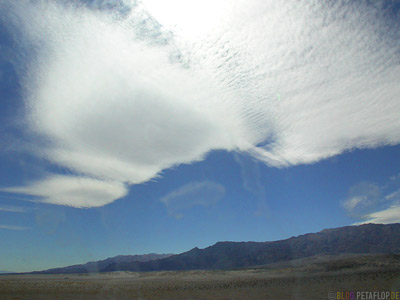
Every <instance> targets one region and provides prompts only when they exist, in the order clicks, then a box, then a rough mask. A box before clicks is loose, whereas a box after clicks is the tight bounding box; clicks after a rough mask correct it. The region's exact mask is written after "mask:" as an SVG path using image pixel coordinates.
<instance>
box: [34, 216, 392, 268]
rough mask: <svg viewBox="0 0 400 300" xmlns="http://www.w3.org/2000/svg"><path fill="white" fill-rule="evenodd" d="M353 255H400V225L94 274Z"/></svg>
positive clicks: (119, 264)
mask: <svg viewBox="0 0 400 300" xmlns="http://www.w3.org/2000/svg"><path fill="white" fill-rule="evenodd" d="M350 253H351V254H361V253H363V254H367V253H400V224H388V225H381V224H365V225H360V226H347V227H341V228H335V229H325V230H322V231H320V232H318V233H308V234H304V235H300V236H297V237H291V238H289V239H286V240H280V241H275V242H218V243H216V244H215V245H213V246H210V247H207V248H205V249H199V248H197V247H196V248H194V249H192V250H190V251H187V252H184V253H181V254H177V255H172V256H169V257H166V258H159V259H155V260H148V261H139V260H131V261H123V260H122V261H121V260H120V261H116V260H114V261H107V260H105V261H102V263H101V264H97V265H96V269H93V271H98V272H110V271H160V270H195V269H205V270H207V269H234V268H244V267H251V266H260V265H266V264H270V263H275V262H282V261H289V260H292V259H299V258H304V257H310V256H314V255H319V254H331V255H333V254H350ZM103 262H104V263H103ZM89 264H90V263H89ZM87 265H88V264H87ZM87 265H84V266H87ZM73 267H74V266H72V267H67V268H60V269H52V270H47V271H42V272H41V273H65V272H66V271H68V273H72V272H73V273H78V271H79V270H83V269H74V268H73ZM55 270H56V271H55ZM85 270H92V269H90V268H89V269H88V268H86V269H85ZM86 272H87V271H86Z"/></svg>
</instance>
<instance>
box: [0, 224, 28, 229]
mask: <svg viewBox="0 0 400 300" xmlns="http://www.w3.org/2000/svg"><path fill="white" fill-rule="evenodd" d="M0 229H8V230H28V229H31V227H24V226H16V225H2V224H0Z"/></svg>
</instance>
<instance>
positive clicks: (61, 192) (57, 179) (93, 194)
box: [2, 175, 127, 207]
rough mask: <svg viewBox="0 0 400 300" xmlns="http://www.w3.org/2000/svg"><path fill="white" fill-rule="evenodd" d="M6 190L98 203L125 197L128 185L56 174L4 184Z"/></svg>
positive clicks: (62, 202) (84, 204) (91, 204)
mask: <svg viewBox="0 0 400 300" xmlns="http://www.w3.org/2000/svg"><path fill="white" fill-rule="evenodd" d="M2 191H4V192H9V193H18V194H27V195H33V196H38V197H40V201H41V202H43V203H51V204H59V205H67V206H73V207H97V206H103V205H106V204H108V203H111V202H113V201H114V200H116V199H119V198H122V197H124V196H125V195H126V193H127V188H126V187H125V186H124V185H123V184H122V183H120V182H117V181H103V180H97V179H93V178H87V177H78V176H62V175H55V176H51V177H48V178H47V179H43V180H40V181H37V182H33V183H31V184H29V185H27V186H22V187H12V188H4V189H2Z"/></svg>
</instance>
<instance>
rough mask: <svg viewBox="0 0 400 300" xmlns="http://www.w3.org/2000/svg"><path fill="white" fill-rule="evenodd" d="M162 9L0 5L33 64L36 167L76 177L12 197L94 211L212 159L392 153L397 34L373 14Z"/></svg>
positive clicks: (57, 178)
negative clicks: (122, 11)
mask: <svg viewBox="0 0 400 300" xmlns="http://www.w3.org/2000/svg"><path fill="white" fill-rule="evenodd" d="M21 3H23V4H21ZM163 3H164V4H162V6H159V5H161V4H160V2H156V1H151V0H148V1H145V2H144V4H143V5H140V4H139V5H134V4H131V8H130V11H129V12H128V13H127V14H126V15H119V14H118V13H117V12H111V11H107V10H93V9H92V10H91V9H88V8H85V7H84V6H76V5H75V4H70V5H61V4H55V3H54V2H51V1H36V2H35V3H32V2H31V1H21V2H20V1H18V3H15V2H14V1H11V0H9V1H5V2H4V3H3V4H0V8H2V9H4V11H9V12H12V14H11V13H10V15H11V16H12V17H10V18H11V20H10V21H9V23H10V24H12V26H11V27H10V28H11V30H15V28H18V30H17V31H15V39H16V42H17V44H18V45H19V46H20V48H21V49H25V51H27V49H28V50H30V51H32V50H33V52H32V53H35V54H36V56H34V55H32V53H29V54H30V55H23V56H22V59H21V64H22V65H27V66H28V68H27V70H26V72H25V73H24V78H23V81H22V82H23V86H24V90H25V94H26V108H27V111H26V119H27V120H26V122H27V126H28V128H29V130H30V131H29V133H30V134H31V135H34V136H37V137H41V140H42V141H43V138H44V142H43V143H41V144H40V145H37V146H38V148H39V147H40V148H41V149H42V150H41V151H40V152H38V153H37V155H39V156H41V157H45V158H46V159H48V160H49V161H50V162H52V163H55V164H58V165H60V166H62V167H65V168H68V169H70V170H72V171H73V172H75V173H77V174H79V176H78V175H77V176H73V177H68V176H67V177H65V178H64V176H62V175H54V176H50V177H48V178H45V179H43V181H38V182H34V183H32V184H30V185H28V186H26V187H15V188H10V189H8V190H9V191H12V192H15V193H26V194H31V195H36V196H41V197H43V198H44V201H46V202H51V203H56V204H63V205H72V206H76V207H91V206H101V205H105V204H107V203H110V202H112V201H114V200H115V199H118V198H120V197H123V196H124V195H125V194H126V193H127V187H126V184H137V183H142V182H145V181H147V180H149V179H151V178H154V177H155V176H157V174H159V173H160V172H161V171H162V170H163V169H166V168H170V167H172V166H175V165H178V164H182V163H191V162H194V161H198V160H201V159H203V158H204V156H205V155H206V154H207V153H208V152H209V151H210V150H213V149H224V150H228V151H239V152H248V153H250V154H252V155H253V156H254V157H255V158H257V159H259V160H261V161H263V162H265V163H266V164H268V165H270V166H276V167H282V166H290V165H296V164H305V163H313V162H317V161H319V160H321V159H324V158H327V157H330V156H333V155H336V154H339V153H342V152H343V151H346V150H351V149H354V148H365V147H377V146H382V145H389V144H397V143H399V142H400V118H399V113H400V101H399V100H400V99H399V95H400V86H399V84H398V78H400V59H399V55H398V53H399V50H400V45H399V43H400V42H399V41H400V39H399V32H400V31H399V29H398V28H395V27H389V26H387V25H386V24H385V16H384V15H382V12H381V11H380V10H377V9H375V8H374V7H370V6H364V4H362V3H357V7H355V6H352V5H355V4H349V3H347V4H346V5H344V4H342V2H340V1H337V2H334V3H331V4H329V5H330V6H327V5H324V6H320V4H318V3H314V4H310V3H309V2H303V3H299V2H297V1H296V2H290V1H289V2H286V1H282V2H279V1H258V0H254V1H246V2H244V1H239V2H235V4H234V5H233V4H232V3H231V1H216V2H214V1H201V2H196V4H195V5H194V4H193V3H192V2H190V5H189V4H188V3H189V2H186V1H185V2H180V1H172V2H171V3H170V2H163ZM166 3H168V4H166ZM311 3H312V2H311ZM192 4H193V5H194V6H192ZM166 5H168V6H166ZM146 9H147V10H148V11H147V10H146ZM152 10H153V11H152ZM163 12H164V13H163ZM210 14H211V15H210ZM194 16H197V17H194ZM157 18H159V20H158V19H157ZM207 18H209V19H207ZM206 20H209V21H206ZM163 26H164V27H163ZM191 33H193V34H191ZM27 53H28V52H27ZM27 59H29V61H26V60H27ZM277 94H279V95H280V96H279V97H277V96H276V95H277ZM38 140H39V139H38ZM86 176H90V177H91V178H87V177H86ZM77 182H80V183H79V184H78V183H77ZM78 186H79V188H78ZM48 187H51V189H50V191H48V190H47V188H48ZM97 188H98V189H99V190H97ZM55 191H57V194H55V193H56V192H55ZM71 194H72V195H73V196H72V197H71ZM100 194H101V195H102V196H100Z"/></svg>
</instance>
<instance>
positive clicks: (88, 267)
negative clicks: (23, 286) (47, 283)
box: [32, 253, 173, 274]
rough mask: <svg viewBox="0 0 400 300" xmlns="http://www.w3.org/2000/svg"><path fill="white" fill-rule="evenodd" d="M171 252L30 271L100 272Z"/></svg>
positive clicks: (166, 255) (158, 257) (117, 257)
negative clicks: (118, 265) (114, 266)
mask: <svg viewBox="0 0 400 300" xmlns="http://www.w3.org/2000/svg"><path fill="white" fill-rule="evenodd" d="M171 255H173V254H155V253H150V254H143V255H118V256H114V257H110V258H107V259H104V260H99V261H92V262H88V263H87V264H83V265H73V266H69V267H63V268H54V269H49V270H45V271H39V272H32V273H46V274H59V273H96V272H101V271H102V270H104V269H105V268H107V267H108V266H109V265H113V264H127V263H131V262H148V261H151V260H155V259H163V258H167V257H169V256H171Z"/></svg>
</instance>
